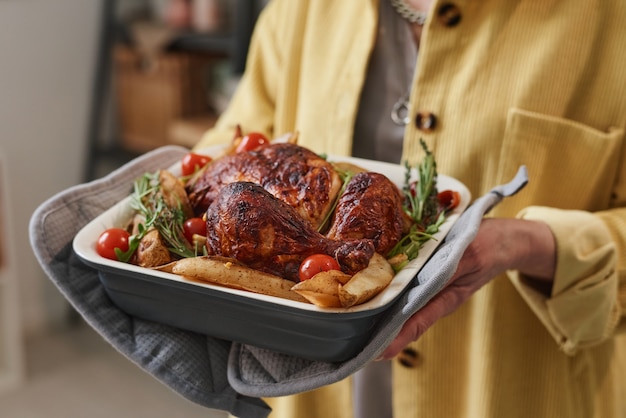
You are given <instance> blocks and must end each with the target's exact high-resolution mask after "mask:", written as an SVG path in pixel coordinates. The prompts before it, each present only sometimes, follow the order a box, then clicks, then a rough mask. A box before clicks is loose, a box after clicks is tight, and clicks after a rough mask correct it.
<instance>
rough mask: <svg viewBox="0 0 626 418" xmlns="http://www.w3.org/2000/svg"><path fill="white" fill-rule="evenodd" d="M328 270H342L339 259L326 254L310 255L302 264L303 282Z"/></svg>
mask: <svg viewBox="0 0 626 418" xmlns="http://www.w3.org/2000/svg"><path fill="white" fill-rule="evenodd" d="M328 270H341V267H339V263H338V262H337V260H335V259H334V258H333V257H331V256H329V255H326V254H313V255H310V256H308V257H307V258H305V259H304V261H303V262H302V263H301V264H300V271H299V275H300V281H301V282H303V281H305V280H308V279H310V278H311V277H313V276H315V275H316V274H317V273H319V272H322V271H328Z"/></svg>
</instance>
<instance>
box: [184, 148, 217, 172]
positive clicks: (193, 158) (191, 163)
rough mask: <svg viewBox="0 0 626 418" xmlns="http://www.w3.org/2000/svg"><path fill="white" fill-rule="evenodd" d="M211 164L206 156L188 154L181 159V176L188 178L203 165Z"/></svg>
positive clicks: (209, 158)
mask: <svg viewBox="0 0 626 418" xmlns="http://www.w3.org/2000/svg"><path fill="white" fill-rule="evenodd" d="M209 162H211V157H209V156H208V155H202V154H196V153H195V152H190V153H188V154H187V155H185V156H184V157H183V160H182V163H181V164H182V174H183V176H190V175H192V174H193V173H195V172H196V171H197V170H199V169H201V168H202V167H204V166H205V165H207V164H208V163H209Z"/></svg>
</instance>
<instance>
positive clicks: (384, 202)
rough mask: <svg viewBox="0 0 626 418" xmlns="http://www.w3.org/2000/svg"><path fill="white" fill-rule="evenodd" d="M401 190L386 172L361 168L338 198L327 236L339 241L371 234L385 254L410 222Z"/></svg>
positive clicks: (370, 236) (377, 247) (377, 249)
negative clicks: (380, 172)
mask: <svg viewBox="0 0 626 418" xmlns="http://www.w3.org/2000/svg"><path fill="white" fill-rule="evenodd" d="M402 199H403V197H402V194H401V192H400V190H399V189H398V187H397V186H396V185H395V184H394V183H393V182H392V181H391V180H389V179H388V178H387V177H386V176H384V175H382V174H379V173H371V172H362V173H359V174H357V175H355V176H354V177H352V179H351V180H350V182H349V183H348V185H347V186H346V189H345V191H344V193H343V194H342V195H341V197H340V198H339V202H338V203H337V207H336V209H335V213H334V216H333V220H332V224H331V227H330V230H329V231H328V233H327V237H328V238H330V239H332V240H336V241H346V240H355V239H357V240H358V239H364V238H368V239H371V240H373V242H374V246H375V249H376V252H377V253H379V254H382V255H386V254H387V253H388V252H389V251H390V250H391V249H392V248H393V247H394V246H395V245H396V244H397V243H398V241H399V240H400V238H402V235H403V233H404V230H405V225H407V224H408V222H409V221H408V218H407V217H406V215H405V213H404V210H403V209H402Z"/></svg>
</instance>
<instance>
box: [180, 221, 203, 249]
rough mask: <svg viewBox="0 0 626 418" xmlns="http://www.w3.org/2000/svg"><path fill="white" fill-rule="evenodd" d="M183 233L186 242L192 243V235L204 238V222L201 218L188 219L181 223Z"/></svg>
mask: <svg viewBox="0 0 626 418" xmlns="http://www.w3.org/2000/svg"><path fill="white" fill-rule="evenodd" d="M183 232H184V233H185V238H187V241H189V242H190V243H193V236H194V235H202V236H203V237H206V222H205V221H204V220H203V219H202V218H189V219H187V220H186V221H185V222H184V223H183Z"/></svg>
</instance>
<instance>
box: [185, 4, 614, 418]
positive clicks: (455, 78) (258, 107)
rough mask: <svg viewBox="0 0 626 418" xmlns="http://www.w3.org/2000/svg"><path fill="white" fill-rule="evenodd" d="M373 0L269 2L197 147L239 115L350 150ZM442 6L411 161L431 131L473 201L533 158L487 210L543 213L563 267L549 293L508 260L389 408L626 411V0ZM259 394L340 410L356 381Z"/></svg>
mask: <svg viewBox="0 0 626 418" xmlns="http://www.w3.org/2000/svg"><path fill="white" fill-rule="evenodd" d="M378 1H379V0H344V1H334V0H297V1H292V0H273V1H272V2H270V4H269V5H268V6H267V7H266V9H265V10H264V11H263V13H262V15H261V17H260V18H259V21H258V25H257V28H256V30H255V32H254V35H253V39H252V43H251V45H250V51H249V58H248V62H247V67H246V72H245V74H244V75H243V77H242V79H241V82H240V84H239V86H238V89H237V91H236V93H235V95H234V97H233V99H232V101H231V103H230V105H229V107H228V109H227V110H226V111H225V113H224V114H223V115H222V116H221V118H220V119H219V121H218V123H217V125H216V127H215V128H214V129H212V130H211V131H209V132H207V133H206V135H205V136H204V137H203V139H202V141H201V142H200V143H199V144H198V145H197V147H196V148H202V147H204V146H207V145H210V144H214V143H223V142H228V141H230V140H231V139H232V137H233V131H234V126H235V125H236V124H241V125H242V127H243V129H244V130H245V131H252V130H256V131H263V132H265V133H267V134H268V135H270V136H278V135H280V134H283V133H286V132H294V131H298V133H299V143H300V144H301V145H304V146H306V147H309V148H311V149H312V150H314V151H317V152H325V153H329V154H338V155H346V154H349V153H350V151H351V146H352V143H351V140H352V134H353V128H354V122H355V119H356V113H357V111H358V104H359V93H360V89H361V88H362V85H363V82H364V79H365V74H366V67H367V63H368V57H369V55H370V52H371V51H372V48H373V45H374V42H375V39H376V30H377V23H378V21H377V16H378ZM381 1H382V0H381ZM443 3H444V2H443V1H440V0H435V1H434V4H433V7H432V12H431V14H430V16H429V18H428V21H427V22H426V24H425V27H424V31H423V34H422V39H421V43H420V51H419V59H418V63H417V70H416V77H415V82H414V84H413V86H412V92H411V100H410V102H411V104H410V114H411V115H417V114H418V113H420V112H421V113H425V114H431V115H434V117H435V118H436V125H435V127H434V129H433V130H432V131H421V130H419V129H418V127H417V126H416V124H415V123H414V122H411V123H410V124H409V125H408V126H407V129H406V134H405V141H404V151H403V157H404V158H405V159H408V160H410V161H412V162H415V161H417V160H419V159H420V158H421V157H422V150H421V147H420V145H419V139H420V138H422V139H424V140H425V141H426V143H427V144H428V146H429V148H430V149H431V150H433V152H434V154H435V157H436V160H437V165H438V169H439V172H440V173H443V174H446V175H450V176H452V177H455V178H458V179H460V180H461V181H462V182H464V183H465V184H466V185H467V186H468V187H469V189H470V190H471V192H472V194H473V196H475V197H476V196H479V195H482V194H484V193H486V192H487V191H488V190H490V189H491V188H492V187H493V186H495V185H498V184H501V183H504V182H507V181H508V180H509V179H511V178H512V177H513V176H514V174H515V172H516V171H517V169H518V168H519V166H520V165H526V167H527V168H528V172H529V177H530V182H529V184H528V186H527V187H526V188H525V189H524V190H522V191H521V192H520V193H519V194H518V195H516V196H514V197H512V198H509V199H507V200H505V201H504V202H503V203H502V204H500V205H499V206H497V207H496V208H495V209H494V210H493V211H492V213H491V214H490V215H491V216H504V217H514V216H518V217H523V218H528V219H538V220H542V221H545V222H546V223H548V225H549V226H550V227H551V229H552V231H553V232H554V235H555V237H556V239H557V248H558V258H557V270H556V277H555V280H554V286H553V289H552V293H551V295H549V296H548V295H545V294H543V293H542V292H540V291H537V290H535V289H534V288H533V287H532V286H529V285H528V283H527V282H526V281H525V280H524V278H523V277H519V275H517V274H516V273H515V272H510V273H509V274H508V277H506V276H503V277H499V278H496V279H495V280H493V281H492V282H491V283H489V284H488V285H487V286H485V287H484V288H483V289H481V290H480V291H479V292H478V293H476V294H475V295H474V296H473V297H472V298H471V299H470V300H469V301H468V302H466V303H465V304H464V305H463V306H462V307H461V308H460V309H459V310H458V311H457V312H455V313H454V314H452V315H450V316H448V317H446V318H444V319H442V320H440V321H439V322H438V323H437V324H435V326H434V327H432V328H431V329H430V330H428V331H427V332H426V333H425V334H424V335H423V336H422V337H421V338H420V339H419V340H418V341H417V342H415V343H413V344H411V347H412V348H413V349H414V350H416V352H417V355H418V357H419V361H418V362H417V365H416V366H415V367H412V368H407V367H405V366H402V365H401V364H399V362H394V366H393V373H394V375H393V385H394V395H393V397H394V399H393V406H394V411H395V415H394V416H396V417H426V418H439V417H441V418H455V417H477V418H490V417H493V418H514V417H524V418H526V417H533V418H542V417H545V418H558V417H563V418H578V417H580V418H589V417H597V418H613V417H615V418H618V417H621V418H623V417H626V396H625V395H626V336H624V335H623V334H620V333H619V330H620V329H623V328H624V325H625V322H626V321H625V320H624V316H623V315H624V313H623V311H622V310H624V308H625V307H626V271H625V269H626V148H625V147H624V140H625V138H624V130H625V127H626V24H624V22H626V2H624V1H622V0H568V1H562V0H541V1H538V0H480V1H478V0H452V2H447V3H446V5H448V6H449V5H450V4H453V5H454V7H456V8H457V9H456V10H458V11H459V13H460V17H461V19H460V21H458V24H456V25H449V24H446V19H444V18H440V16H439V11H440V10H441V9H442V6H443V7H444V9H445V8H446V7H445V5H444V4H443ZM447 10H448V11H449V10H450V7H447ZM494 245H498V243H494ZM268 402H269V403H270V404H271V405H272V407H273V408H274V412H273V413H272V417H281V418H282V417H284V418H287V417H289V418H292V417H298V418H309V417H320V418H322V417H323V418H333V417H350V416H351V404H350V402H351V399H350V381H349V379H347V380H346V381H344V382H340V383H337V384H334V385H331V386H328V387H325V388H322V389H319V390H316V391H312V392H309V393H306V394H301V395H295V396H290V397H284V398H278V399H272V400H268Z"/></svg>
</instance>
